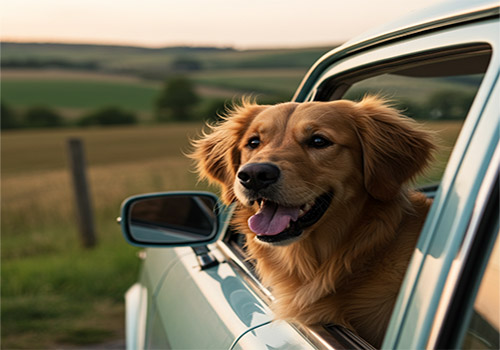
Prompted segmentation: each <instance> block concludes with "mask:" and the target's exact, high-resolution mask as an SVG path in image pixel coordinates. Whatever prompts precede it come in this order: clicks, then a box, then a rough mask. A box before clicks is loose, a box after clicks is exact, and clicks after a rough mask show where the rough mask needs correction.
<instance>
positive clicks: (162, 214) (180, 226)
mask: <svg viewBox="0 0 500 350" xmlns="http://www.w3.org/2000/svg"><path fill="white" fill-rule="evenodd" d="M219 212H220V207H219V204H218V200H217V197H216V196H215V195H213V194H211V193H205V192H203V193H176V192H171V193H155V194H146V195H140V196H135V197H131V198H129V199H127V200H125V201H124V203H123V205H122V212H121V225H122V230H123V233H124V235H125V237H126V239H127V240H128V242H129V243H131V244H133V245H137V246H143V247H144V246H146V247H153V246H194V245H204V244H209V243H212V242H213V241H215V240H216V239H217V236H218V232H219V226H220V225H219V219H220V215H219V214H220V213H219Z"/></svg>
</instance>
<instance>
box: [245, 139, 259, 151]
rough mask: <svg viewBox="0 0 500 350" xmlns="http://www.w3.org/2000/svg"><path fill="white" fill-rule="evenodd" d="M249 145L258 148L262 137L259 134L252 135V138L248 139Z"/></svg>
mask: <svg viewBox="0 0 500 350" xmlns="http://www.w3.org/2000/svg"><path fill="white" fill-rule="evenodd" d="M247 146H248V147H250V148H251V149H256V148H257V147H259V146H260V139H259V138H258V137H257V136H255V137H252V138H251V139H250V140H248V143H247Z"/></svg>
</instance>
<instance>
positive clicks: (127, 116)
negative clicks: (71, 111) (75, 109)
mask: <svg viewBox="0 0 500 350" xmlns="http://www.w3.org/2000/svg"><path fill="white" fill-rule="evenodd" d="M76 124H77V125H78V126H91V125H102V126H108V125H130V124H137V117H136V116H135V115H134V114H133V113H130V112H127V111H124V110H121V109H120V108H117V107H107V108H103V109H100V110H97V111H94V112H92V113H90V114H87V115H85V116H83V117H81V118H80V119H79V120H78V121H77V123H76Z"/></svg>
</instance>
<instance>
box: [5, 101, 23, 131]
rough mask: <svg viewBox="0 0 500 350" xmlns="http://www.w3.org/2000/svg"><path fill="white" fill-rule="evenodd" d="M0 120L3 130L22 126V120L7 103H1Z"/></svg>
mask: <svg viewBox="0 0 500 350" xmlns="http://www.w3.org/2000/svg"><path fill="white" fill-rule="evenodd" d="M0 121H1V122H2V126H1V127H2V130H7V129H17V128H21V127H22V122H21V121H20V120H19V117H18V115H17V114H16V113H15V112H14V111H13V110H12V109H11V108H10V107H9V106H7V105H6V104H5V103H3V102H2V103H1V111H0Z"/></svg>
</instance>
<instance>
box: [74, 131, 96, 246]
mask: <svg viewBox="0 0 500 350" xmlns="http://www.w3.org/2000/svg"><path fill="white" fill-rule="evenodd" d="M68 151H69V162H70V166H71V174H72V178H73V188H74V192H75V200H76V209H77V212H78V213H77V216H78V226H79V230H80V235H81V239H82V243H83V246H84V247H86V248H91V247H93V246H95V245H96V243H97V242H96V235H95V225H94V215H93V211H92V203H91V200H90V193H89V188H88V183H87V175H86V168H85V155H84V151H83V143H82V140H80V139H76V138H71V139H69V140H68Z"/></svg>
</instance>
